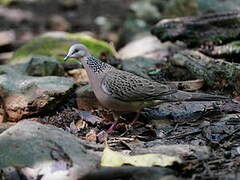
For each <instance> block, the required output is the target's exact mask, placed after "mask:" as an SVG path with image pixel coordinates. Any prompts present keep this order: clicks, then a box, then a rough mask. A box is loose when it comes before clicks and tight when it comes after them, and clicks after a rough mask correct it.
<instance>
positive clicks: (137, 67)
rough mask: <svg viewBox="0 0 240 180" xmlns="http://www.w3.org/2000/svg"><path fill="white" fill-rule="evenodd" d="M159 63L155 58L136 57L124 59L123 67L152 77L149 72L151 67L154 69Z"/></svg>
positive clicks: (146, 76)
mask: <svg viewBox="0 0 240 180" xmlns="http://www.w3.org/2000/svg"><path fill="white" fill-rule="evenodd" d="M157 63H159V62H158V61H156V60H155V59H150V58H142V57H136V58H131V59H125V60H124V61H122V69H123V70H124V71H128V72H131V73H134V74H137V75H139V76H142V77H144V78H147V79H150V77H149V76H148V75H147V72H148V71H149V70H150V69H154V68H155V66H156V64H157Z"/></svg>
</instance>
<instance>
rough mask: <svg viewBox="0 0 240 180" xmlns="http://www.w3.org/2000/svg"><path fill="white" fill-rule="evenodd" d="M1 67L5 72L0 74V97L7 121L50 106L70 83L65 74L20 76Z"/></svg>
mask: <svg viewBox="0 0 240 180" xmlns="http://www.w3.org/2000/svg"><path fill="white" fill-rule="evenodd" d="M2 69H4V70H5V73H4V72H2V75H0V92H1V93H0V96H1V98H2V99H3V103H4V109H5V112H6V113H7V116H8V120H12V121H16V120H20V119H21V118H22V117H25V116H29V115H32V114H36V113H39V112H43V111H44V110H50V109H52V108H54V107H55V106H56V105H57V104H58V103H60V102H62V100H63V99H64V98H65V97H66V96H67V95H68V94H69V93H70V92H71V89H72V88H73V85H74V82H73V81H72V80H71V79H69V78H65V77H56V76H45V77H32V76H26V75H22V74H20V73H18V72H16V71H15V70H14V69H13V68H11V67H9V66H5V67H4V68H3V67H2ZM0 74H1V67H0Z"/></svg>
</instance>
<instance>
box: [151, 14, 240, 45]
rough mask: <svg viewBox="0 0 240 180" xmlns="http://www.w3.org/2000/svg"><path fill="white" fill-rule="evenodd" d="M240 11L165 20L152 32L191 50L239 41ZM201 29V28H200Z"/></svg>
mask: <svg viewBox="0 0 240 180" xmlns="http://www.w3.org/2000/svg"><path fill="white" fill-rule="evenodd" d="M239 17H240V11H230V12H217V13H211V14H206V15H199V16H187V17H182V18H172V19H163V20H161V21H159V22H158V23H157V24H156V26H154V27H153V28H152V30H151V32H152V34H153V35H156V36H157V37H158V38H159V39H160V40H161V41H163V42H165V41H172V42H175V41H183V42H185V43H186V44H187V45H188V47H189V48H193V47H194V46H198V47H201V45H206V44H207V45H211V44H212V45H221V44H224V43H228V42H230V41H233V40H238V37H239V34H240V31H239V27H240V23H239ZM200 27H201V28H200Z"/></svg>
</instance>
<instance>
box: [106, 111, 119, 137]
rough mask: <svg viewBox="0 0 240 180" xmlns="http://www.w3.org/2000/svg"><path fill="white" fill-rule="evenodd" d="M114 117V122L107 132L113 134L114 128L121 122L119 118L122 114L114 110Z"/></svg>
mask: <svg viewBox="0 0 240 180" xmlns="http://www.w3.org/2000/svg"><path fill="white" fill-rule="evenodd" d="M113 119H114V122H113V124H112V125H111V127H110V128H109V129H108V130H107V133H108V134H111V133H112V132H113V130H114V128H115V127H116V125H117V124H118V122H119V119H120V114H118V113H116V112H113Z"/></svg>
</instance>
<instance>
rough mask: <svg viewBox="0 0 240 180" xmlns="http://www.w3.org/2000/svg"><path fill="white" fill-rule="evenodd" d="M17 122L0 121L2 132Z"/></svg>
mask: <svg viewBox="0 0 240 180" xmlns="http://www.w3.org/2000/svg"><path fill="white" fill-rule="evenodd" d="M15 124H16V123H12V122H4V123H0V134H1V133H2V132H4V131H5V130H7V129H8V128H10V127H12V126H13V125H15Z"/></svg>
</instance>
